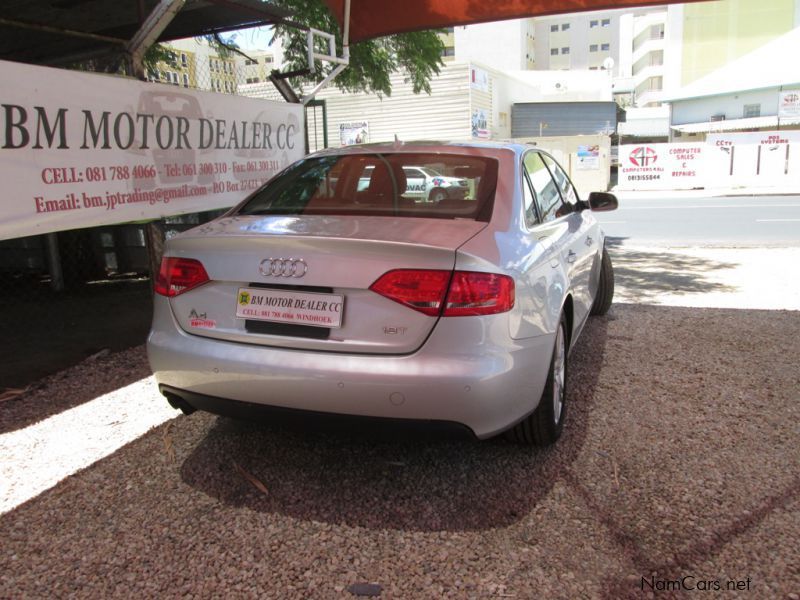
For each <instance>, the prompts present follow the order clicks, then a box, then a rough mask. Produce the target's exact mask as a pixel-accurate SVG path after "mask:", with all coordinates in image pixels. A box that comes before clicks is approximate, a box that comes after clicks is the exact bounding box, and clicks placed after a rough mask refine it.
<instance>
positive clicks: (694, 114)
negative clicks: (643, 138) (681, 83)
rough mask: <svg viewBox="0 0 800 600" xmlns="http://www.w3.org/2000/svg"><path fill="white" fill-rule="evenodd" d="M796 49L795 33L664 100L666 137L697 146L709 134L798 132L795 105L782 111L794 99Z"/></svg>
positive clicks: (799, 71)
mask: <svg viewBox="0 0 800 600" xmlns="http://www.w3.org/2000/svg"><path fill="white" fill-rule="evenodd" d="M798 48H800V28H797V29H794V30H792V31H790V32H789V33H787V34H785V35H783V36H781V37H779V38H777V39H775V40H773V41H771V42H769V43H768V44H765V45H763V46H761V47H760V48H758V49H757V50H754V51H753V52H751V53H749V54H747V55H745V56H743V57H742V58H740V59H738V60H736V61H733V62H731V63H729V64H727V65H726V66H724V67H723V68H721V69H718V70H717V71H714V72H713V73H711V74H710V75H707V76H705V77H702V78H700V79H698V80H697V81H695V82H693V83H691V84H689V85H688V86H686V87H684V88H682V89H680V90H678V91H676V92H674V93H672V94H669V95H668V96H666V97H665V100H666V101H668V102H669V103H670V106H671V116H670V126H671V129H672V137H673V138H681V137H683V138H688V139H689V140H690V141H695V139H696V140H697V141H702V140H703V139H705V136H706V135H707V134H709V133H721V132H727V131H745V130H746V131H763V130H770V129H778V128H780V129H798V128H800V101H796V103H797V104H796V105H797V108H796V109H793V108H792V107H791V106H787V102H788V98H789V95H790V94H791V93H792V92H796V93H797V94H800V62H798V61H797V60H794V59H790V58H789V57H793V56H795V55H796V54H797V50H798ZM787 59H788V60H787ZM742 73H748V76H747V77H746V78H743V77H741V74H742ZM782 99H783V102H784V105H785V106H784V107H783V110H779V104H780V102H781V100H782ZM692 138H695V139H692Z"/></svg>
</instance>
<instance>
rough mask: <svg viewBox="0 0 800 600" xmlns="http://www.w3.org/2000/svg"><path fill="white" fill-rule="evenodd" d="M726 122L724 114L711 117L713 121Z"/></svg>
mask: <svg viewBox="0 0 800 600" xmlns="http://www.w3.org/2000/svg"><path fill="white" fill-rule="evenodd" d="M724 120H725V115H724V114H719V115H711V121H724Z"/></svg>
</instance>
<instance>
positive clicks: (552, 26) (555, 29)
mask: <svg viewBox="0 0 800 600" xmlns="http://www.w3.org/2000/svg"><path fill="white" fill-rule="evenodd" d="M550 31H551V32H552V31H558V25H550Z"/></svg>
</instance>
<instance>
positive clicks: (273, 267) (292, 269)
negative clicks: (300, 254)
mask: <svg viewBox="0 0 800 600" xmlns="http://www.w3.org/2000/svg"><path fill="white" fill-rule="evenodd" d="M258 271H259V273H261V274H262V275H263V276H264V277H302V276H303V275H305V274H306V271H308V265H307V264H306V261H304V260H303V259H302V258H265V259H264V260H262V261H261V264H260V265H258Z"/></svg>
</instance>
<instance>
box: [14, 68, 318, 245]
mask: <svg viewBox="0 0 800 600" xmlns="http://www.w3.org/2000/svg"><path fill="white" fill-rule="evenodd" d="M0 79H2V81H4V82H14V84H13V85H4V86H3V89H2V91H0V175H2V180H3V194H2V197H0V240H1V239H10V238H16V237H22V236H28V235H35V234H40V233H47V232H51V231H61V230H66V229H76V228H82V227H93V226H98V225H108V224H113V223H123V222H130V221H141V220H150V219H158V218H161V217H164V216H169V215H177V214H183V213H189V212H198V211H204V210H212V209H217V208H223V207H227V206H231V205H233V204H236V203H237V202H238V201H239V200H241V199H242V198H244V197H245V195H246V194H248V193H250V192H251V191H252V190H254V189H256V188H257V187H259V186H260V185H261V184H262V183H263V182H264V181H266V180H267V179H269V178H270V177H272V176H273V175H274V174H275V173H277V172H278V171H280V170H281V169H283V168H284V167H285V166H287V165H288V164H290V163H291V162H293V161H295V160H297V159H299V158H301V157H302V156H303V155H304V154H305V152H304V142H303V140H304V135H303V130H302V127H303V126H302V118H303V115H302V107H301V106H300V105H296V104H287V103H279V102H270V101H266V100H256V99H251V98H242V97H239V96H231V95H225V94H215V93H211V92H198V91H193V90H188V89H183V88H180V87H177V86H170V85H162V84H153V83H145V82H141V81H136V80H131V79H126V78H122V77H114V76H108V75H97V74H91V73H82V72H77V71H67V70H61V69H50V68H46V67H37V66H30V65H23V64H18V63H11V62H4V61H0Z"/></svg>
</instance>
